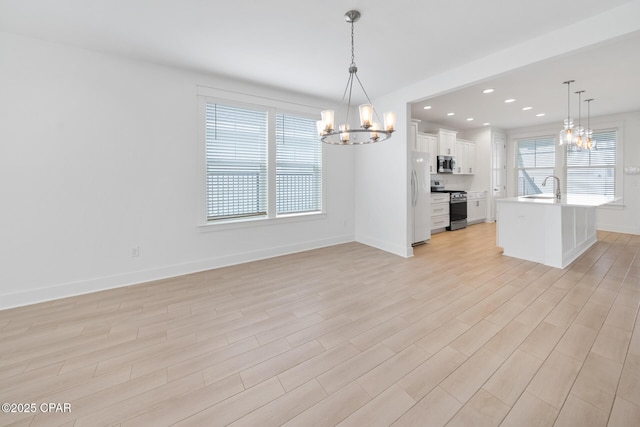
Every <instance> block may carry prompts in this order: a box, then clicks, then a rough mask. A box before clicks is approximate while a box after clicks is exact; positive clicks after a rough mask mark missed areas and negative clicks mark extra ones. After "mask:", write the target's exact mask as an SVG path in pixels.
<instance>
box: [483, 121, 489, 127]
mask: <svg viewBox="0 0 640 427" xmlns="http://www.w3.org/2000/svg"><path fill="white" fill-rule="evenodd" d="M490 124H491V123H489V122H485V123H483V124H482V126H489V125H490Z"/></svg>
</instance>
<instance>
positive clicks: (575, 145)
mask: <svg viewBox="0 0 640 427" xmlns="http://www.w3.org/2000/svg"><path fill="white" fill-rule="evenodd" d="M583 93H584V90H579V91H577V92H576V94H577V95H578V127H577V128H576V129H575V130H574V132H573V134H574V136H573V141H572V144H571V149H572V150H575V151H580V150H582V149H583V148H584V142H585V141H584V128H583V127H582V122H581V121H582V109H581V106H582V94H583Z"/></svg>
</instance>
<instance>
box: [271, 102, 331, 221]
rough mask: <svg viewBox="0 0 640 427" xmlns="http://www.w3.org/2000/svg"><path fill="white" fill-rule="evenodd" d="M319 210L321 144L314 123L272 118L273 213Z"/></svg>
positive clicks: (295, 118) (281, 116)
mask: <svg viewBox="0 0 640 427" xmlns="http://www.w3.org/2000/svg"><path fill="white" fill-rule="evenodd" d="M321 209H322V143H321V142H320V140H319V139H318V135H317V129H316V122H315V120H312V119H309V118H306V117H299V116H294V115H289V114H281V113H278V114H276V213H277V214H290V213H302V212H315V211H320V210H321Z"/></svg>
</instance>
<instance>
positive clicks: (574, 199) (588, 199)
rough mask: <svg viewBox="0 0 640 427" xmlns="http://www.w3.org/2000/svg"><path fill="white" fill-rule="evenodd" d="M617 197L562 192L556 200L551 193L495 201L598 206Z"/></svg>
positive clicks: (613, 200)
mask: <svg viewBox="0 0 640 427" xmlns="http://www.w3.org/2000/svg"><path fill="white" fill-rule="evenodd" d="M617 200H618V199H616V198H614V197H608V196H592V195H586V194H563V195H562V199H561V200H557V199H556V198H555V196H553V195H551V194H544V195H542V194H534V195H530V196H520V197H509V198H506V199H497V200H496V202H506V203H531V204H536V205H551V206H553V205H556V206H582V207H598V206H602V205H606V204H608V203H612V202H615V201H617Z"/></svg>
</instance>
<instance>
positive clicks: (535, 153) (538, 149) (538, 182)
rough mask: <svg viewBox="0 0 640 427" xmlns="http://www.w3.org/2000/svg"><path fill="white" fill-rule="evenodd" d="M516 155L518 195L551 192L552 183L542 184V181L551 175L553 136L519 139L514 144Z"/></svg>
mask: <svg viewBox="0 0 640 427" xmlns="http://www.w3.org/2000/svg"><path fill="white" fill-rule="evenodd" d="M516 152H517V156H518V195H519V196H525V195H527V194H539V193H549V194H552V193H553V185H547V186H544V187H543V186H542V181H544V179H545V178H546V177H547V176H549V175H553V168H554V167H555V162H556V143H555V137H553V136H543V137H536V138H527V139H519V140H518V141H517V144H516Z"/></svg>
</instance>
